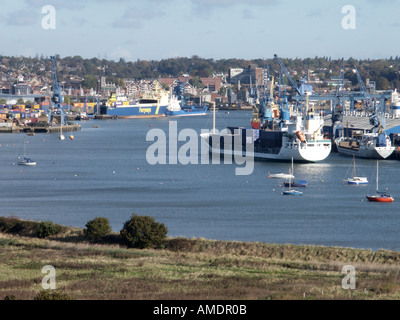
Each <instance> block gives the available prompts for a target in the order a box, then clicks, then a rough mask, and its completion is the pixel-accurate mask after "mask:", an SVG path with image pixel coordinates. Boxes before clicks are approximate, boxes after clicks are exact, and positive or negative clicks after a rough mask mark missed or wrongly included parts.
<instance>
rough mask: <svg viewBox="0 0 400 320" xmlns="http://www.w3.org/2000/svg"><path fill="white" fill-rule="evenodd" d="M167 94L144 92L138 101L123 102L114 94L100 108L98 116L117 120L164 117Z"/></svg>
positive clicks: (163, 92) (162, 92)
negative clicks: (116, 118)
mask: <svg viewBox="0 0 400 320" xmlns="http://www.w3.org/2000/svg"><path fill="white" fill-rule="evenodd" d="M168 102H169V94H168V92H165V91H148V92H144V93H143V94H142V96H141V97H140V99H137V100H132V101H128V100H126V101H123V100H122V99H118V98H117V97H116V96H115V94H112V95H111V98H110V99H109V100H108V101H107V103H106V104H105V105H104V106H102V107H101V108H100V114H102V115H107V116H112V117H118V118H158V117H165V111H166V110H167V106H168Z"/></svg>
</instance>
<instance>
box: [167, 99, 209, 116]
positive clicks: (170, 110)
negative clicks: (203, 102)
mask: <svg viewBox="0 0 400 320" xmlns="http://www.w3.org/2000/svg"><path fill="white" fill-rule="evenodd" d="M207 110H208V107H207V106H188V105H185V106H182V101H181V100H180V99H178V97H176V96H175V95H173V96H171V99H170V102H169V105H168V107H167V110H166V111H165V115H166V116H167V117H187V116H205V115H206V114H207Z"/></svg>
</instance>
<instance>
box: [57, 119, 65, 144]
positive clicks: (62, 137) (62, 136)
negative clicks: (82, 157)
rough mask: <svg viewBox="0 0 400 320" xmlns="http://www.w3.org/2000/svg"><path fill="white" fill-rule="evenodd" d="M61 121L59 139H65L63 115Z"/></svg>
mask: <svg viewBox="0 0 400 320" xmlns="http://www.w3.org/2000/svg"><path fill="white" fill-rule="evenodd" d="M60 123H61V125H60V136H59V137H58V139H60V140H65V137H64V135H63V133H62V125H63V124H62V116H61V120H60Z"/></svg>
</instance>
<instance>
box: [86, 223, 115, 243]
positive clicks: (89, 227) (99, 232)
mask: <svg viewBox="0 0 400 320" xmlns="http://www.w3.org/2000/svg"><path fill="white" fill-rule="evenodd" d="M83 232H84V233H85V236H87V237H88V238H89V239H91V240H100V239H101V238H103V237H105V236H106V235H107V234H109V233H110V232H111V227H110V222H109V221H108V219H107V218H95V219H93V220H90V221H89V222H88V223H86V229H84V230H83Z"/></svg>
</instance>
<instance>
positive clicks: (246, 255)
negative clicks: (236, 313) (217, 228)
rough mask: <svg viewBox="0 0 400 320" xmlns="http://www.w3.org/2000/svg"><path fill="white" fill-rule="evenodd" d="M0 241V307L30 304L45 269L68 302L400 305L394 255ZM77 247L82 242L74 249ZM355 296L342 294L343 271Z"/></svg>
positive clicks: (183, 242)
mask: <svg viewBox="0 0 400 320" xmlns="http://www.w3.org/2000/svg"><path fill="white" fill-rule="evenodd" d="M79 237H80V231H79V230H72V231H68V233H67V235H65V234H64V235H57V237H55V238H54V239H51V240H49V239H46V240H43V239H37V238H34V237H31V236H28V237H21V236H15V235H10V234H0V299H3V298H4V297H6V296H10V295H14V296H15V297H16V298H17V299H26V300H30V299H34V297H35V296H36V295H37V294H38V292H39V291H40V290H41V289H42V287H41V281H42V278H43V277H44V276H45V275H44V274H42V273H41V268H42V267H43V266H44V265H52V266H54V267H55V268H56V281H57V291H62V292H65V293H67V294H68V295H69V296H71V297H72V298H74V299H106V300H114V299H119V300H125V299H135V300H140V299H167V300H174V299H176V300H191V299H202V300H203V299H216V300H220V299H229V300H231V299H232V300H233V299H251V300H255V299H276V300H284V299H285V300H286V299H399V297H400V279H399V271H400V268H399V260H400V255H399V253H398V252H392V251H378V252H372V251H370V250H358V249H350V248H336V247H317V246H294V245H270V244H263V243H244V242H227V241H212V240H205V239H184V238H174V239H168V240H167V241H166V243H165V248H164V249H163V250H152V249H145V250H136V249H127V248H124V247H122V246H120V245H119V244H116V243H115V244H111V245H107V244H90V243H88V242H79V241H82V238H79ZM77 239H80V240H79V241H77ZM347 264H350V265H353V266H354V267H355V269H356V281H357V282H356V289H355V290H350V291H349V290H344V289H343V288H342V279H343V277H344V274H342V273H341V270H342V267H343V266H344V265H347Z"/></svg>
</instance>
